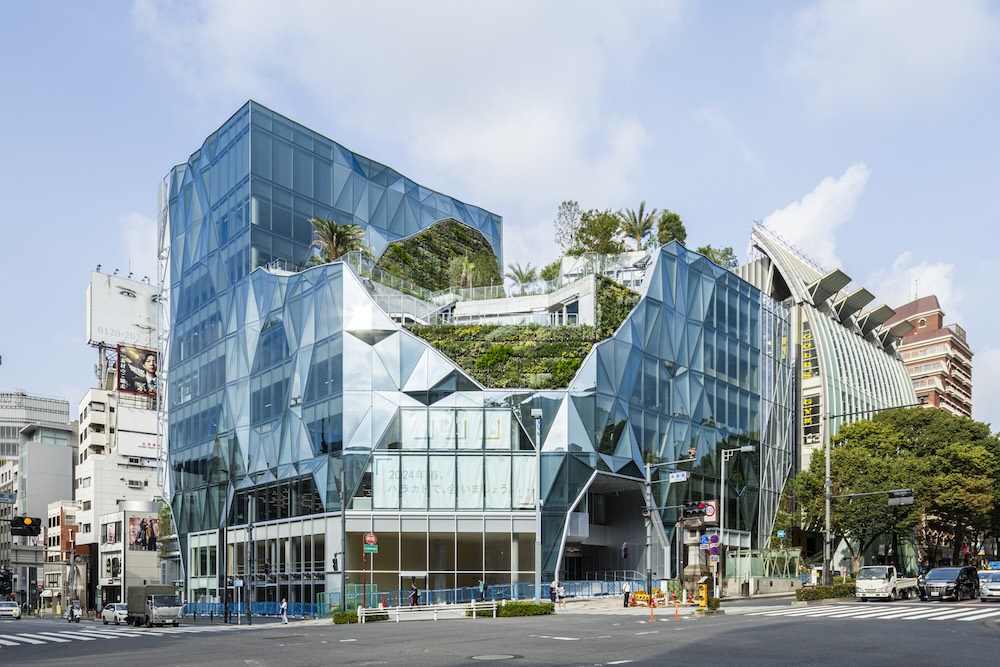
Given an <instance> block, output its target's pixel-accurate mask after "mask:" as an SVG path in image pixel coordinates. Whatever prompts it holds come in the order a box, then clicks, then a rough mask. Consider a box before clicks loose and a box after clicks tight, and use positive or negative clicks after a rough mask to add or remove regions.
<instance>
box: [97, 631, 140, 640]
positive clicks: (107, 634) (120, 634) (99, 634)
mask: <svg viewBox="0 0 1000 667" xmlns="http://www.w3.org/2000/svg"><path fill="white" fill-rule="evenodd" d="M84 632H87V633H89V634H92V635H94V636H95V637H108V638H109V639H115V638H116V637H141V636H142V633H139V632H129V631H128V630H99V629H97V628H87V629H86V630H84Z"/></svg>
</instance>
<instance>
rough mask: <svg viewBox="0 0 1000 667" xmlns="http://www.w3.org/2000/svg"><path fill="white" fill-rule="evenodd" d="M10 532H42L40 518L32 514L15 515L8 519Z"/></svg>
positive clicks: (21, 533)
mask: <svg viewBox="0 0 1000 667" xmlns="http://www.w3.org/2000/svg"><path fill="white" fill-rule="evenodd" d="M10 534H11V535H20V536H22V537H25V536H29V537H30V536H33V535H41V534H42V520H41V519H36V518H35V517H33V516H16V517H14V518H13V519H11V520H10Z"/></svg>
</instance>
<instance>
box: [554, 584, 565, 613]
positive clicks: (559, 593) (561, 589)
mask: <svg viewBox="0 0 1000 667" xmlns="http://www.w3.org/2000/svg"><path fill="white" fill-rule="evenodd" d="M556 599H557V600H559V608H560V609H562V610H563V611H566V587H565V586H564V585H563V582H561V581H560V582H559V586H558V587H557V588H556Z"/></svg>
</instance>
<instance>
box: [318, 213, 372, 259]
mask: <svg viewBox="0 0 1000 667" xmlns="http://www.w3.org/2000/svg"><path fill="white" fill-rule="evenodd" d="M309 224H310V225H312V226H313V242H312V243H311V244H310V246H309V247H310V248H316V249H318V250H319V255H312V256H311V257H310V258H309V263H310V264H329V263H330V262H333V261H335V260H337V259H339V258H340V257H342V256H343V255H344V254H346V253H349V252H351V251H352V250H362V249H363V248H364V243H363V241H364V238H365V232H364V230H363V229H361V228H360V227H358V226H357V225H355V224H353V223H345V224H343V225H342V224H339V223H338V222H336V221H335V220H330V219H327V218H317V217H316V216H313V217H311V218H309Z"/></svg>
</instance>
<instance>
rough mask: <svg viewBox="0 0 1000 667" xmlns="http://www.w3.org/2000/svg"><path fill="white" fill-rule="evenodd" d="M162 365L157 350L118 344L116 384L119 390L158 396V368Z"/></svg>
mask: <svg viewBox="0 0 1000 667" xmlns="http://www.w3.org/2000/svg"><path fill="white" fill-rule="evenodd" d="M159 366H160V360H159V357H158V356H157V354H156V351H155V350H147V349H145V348H141V347H132V346H131V345H119V346H118V368H117V371H116V375H115V376H116V385H117V387H118V391H121V392H125V393H128V394H139V395H141V396H153V397H155V396H156V387H157V375H156V372H157V369H158V368H159Z"/></svg>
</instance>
